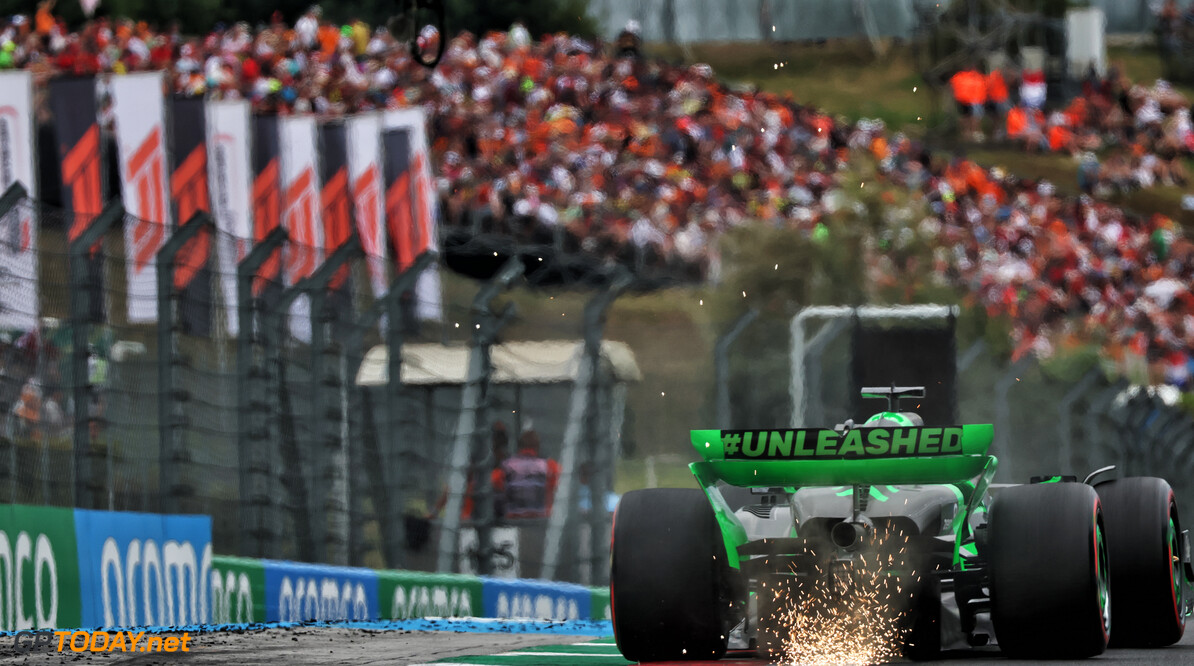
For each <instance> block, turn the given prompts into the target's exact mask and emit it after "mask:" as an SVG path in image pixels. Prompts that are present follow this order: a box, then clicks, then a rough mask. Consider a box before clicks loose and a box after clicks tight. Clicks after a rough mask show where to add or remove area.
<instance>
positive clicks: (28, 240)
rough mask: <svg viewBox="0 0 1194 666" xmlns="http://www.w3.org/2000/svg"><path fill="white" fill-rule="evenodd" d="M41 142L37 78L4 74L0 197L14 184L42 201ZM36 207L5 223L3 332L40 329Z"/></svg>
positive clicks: (0, 287) (0, 225) (0, 228)
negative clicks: (39, 182) (36, 116)
mask: <svg viewBox="0 0 1194 666" xmlns="http://www.w3.org/2000/svg"><path fill="white" fill-rule="evenodd" d="M36 154H37V142H36V137H35V134H34V125H33V79H32V75H31V74H30V73H29V72H25V71H20V72H0V192H5V191H7V190H8V188H9V187H11V186H12V185H13V184H15V183H20V184H21V185H22V186H24V188H25V191H26V192H27V193H28V195H29V198H30V199H32V200H36V199H37V194H38V189H37V163H36V158H35V157H34V156H35V155H36ZM35 214H36V211H35V209H34V208H33V207H32V206H18V207H16V208H15V209H13V210H12V211H11V212H10V213H9V214H8V215H6V216H4V217H3V218H0V266H3V267H4V269H5V270H4V271H3V273H4V276H5V279H4V280H3V282H2V283H0V328H8V329H18V330H22V331H28V330H32V329H34V328H37V317H38V298H37V219H36V218H35Z"/></svg>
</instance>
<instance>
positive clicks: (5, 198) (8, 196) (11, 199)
mask: <svg viewBox="0 0 1194 666" xmlns="http://www.w3.org/2000/svg"><path fill="white" fill-rule="evenodd" d="M27 196H29V193H28V192H27V191H26V190H25V186H24V185H21V183H20V182H15V183H13V184H12V185H9V186H8V189H7V190H4V194H3V195H0V217H4V216H5V215H8V211H10V210H12V209H13V208H16V207H17V206H19V205H20V203H21V201H22V200H24V199H25V197H27Z"/></svg>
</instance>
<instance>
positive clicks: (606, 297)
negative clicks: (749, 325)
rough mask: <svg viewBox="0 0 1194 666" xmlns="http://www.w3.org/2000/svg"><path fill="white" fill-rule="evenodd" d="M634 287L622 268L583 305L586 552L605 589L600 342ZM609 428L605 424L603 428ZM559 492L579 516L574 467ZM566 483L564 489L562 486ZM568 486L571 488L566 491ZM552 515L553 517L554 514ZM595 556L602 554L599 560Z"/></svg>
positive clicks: (606, 486) (606, 480)
mask: <svg viewBox="0 0 1194 666" xmlns="http://www.w3.org/2000/svg"><path fill="white" fill-rule="evenodd" d="M633 283H634V278H633V276H632V275H631V274H630V272H629V271H627V270H626V269H624V268H622V269H619V270H618V271H617V273H616V274H615V275H614V277H613V279H612V280H611V281H610V283H609V285H608V286H607V287H606V289H605V290H604V291H601V292H599V293H597V294H596V295H594V296H593V298H592V299H590V300H589V302H588V303H586V304H585V330H584V338H585V356H586V357H587V359H588V360H587V362H588V364H589V367H590V368H592V372H591V373H590V374H589V396H588V398H589V404H588V408H587V409H586V410H585V424H586V430H587V431H588V440H589V446H588V448H589V451H588V459H589V460H590V461H592V463H593V465H592V470H591V471H590V474H589V530H590V538H589V550H590V551H591V554H590V560H589V562H590V564H589V566H590V567H591V568H592V570H593V575H592V577H591V581H592V583H591V584H592V585H598V586H601V585H606V584H608V582H609V580H608V577H609V569H608V567H603V566H600V563H601V562H605V561H608V557H609V556H608V553H605V552H604V550H603V549H604V548H606V544H608V543H609V537H610V535H609V526H610V520H609V512H608V511H606V510H605V497H606V495H607V494H608V493H609V490H610V488H612V487H613V472H614V457H613V449H614V442H613V437H612V436H610V433H609V431H608V429H605V430H603V429H602V427H601V426H600V425H598V423H597V421H598V419H599V418H600V417H601V416H602V415H603V410H602V409H601V408H600V405H601V404H603V403H604V404H607V405H608V403H609V400H608V396H607V395H606V394H605V392H604V391H602V390H601V385H602V383H603V382H602V378H603V377H606V376H608V374H607V373H602V371H601V342H602V339H603V338H604V337H605V324H606V321H607V320H608V317H609V308H610V306H612V305H613V304H614V301H616V300H617V299H618V297H619V296H621V295H622V294H624V293H626V290H627V289H629V288H630V286H631V285H632V284H633ZM604 425H606V426H608V424H604ZM561 469H562V470H563V471H562V472H561V474H560V477H561V478H560V488H561V489H562V490H565V491H566V492H567V494H566V495H564V497H565V498H566V499H568V502H567V503H566V504H565V506H566V507H568V508H570V509H574V510H577V511H578V513H579V508H580V507H579V505H578V503H579V499H580V495H579V493H578V492H577V491H578V490H579V489H580V484H578V483H575V475H576V466H575V461H574V464H573V466H571V467H567V466H564V465H563V464H562V463H561ZM566 483H567V485H565V484H566ZM569 486H570V487H569ZM552 513H555V512H554V511H553V512H552ZM567 518H568V516H567V515H565V516H564V517H563V520H562V521H561V523H562V524H564V525H565V526H566V525H567ZM598 553H602V555H601V556H598Z"/></svg>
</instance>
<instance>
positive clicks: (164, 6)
mask: <svg viewBox="0 0 1194 666" xmlns="http://www.w3.org/2000/svg"><path fill="white" fill-rule="evenodd" d="M443 1H444V2H445V3H446V5H447V9H448V25H447V30H448V32H449V33H451V34H456V33H458V32H460V31H461V30H469V31H471V32H473V33H475V34H483V33H485V32H486V31H489V30H509V29H510V25H511V24H513V23H515V22H521V23H522V24H523V25H524V26H526V28H527V30H529V31H530V33H531V35H532V37H534V38H538V37H539V36H541V35H544V34H547V33H553V32H568V33H571V34H577V35H582V36H588V37H591V36H593V35H595V34H597V24H596V22H595V21H594V20H593V18H592V17H591V16H590V15H589V6H588V0H503V1H502V2H493V1H492V0H443ZM409 2H410V0H341V1H338V2H334V3H331V2H320V1H319V0H185V1H184V0H103V2H101V3H100V5H99V7H98V8H97V9H96V16H112V17H128V18H132V19H135V20H138V21H148V22H150V23H152V24H156V25H158V26H163V27H164V26H166V25H168V24H169V23H170V22H172V21H178V22H179V24H180V25H181V26H182V29H183V31H184V32H186V33H191V34H196V33H202V32H206V31H207V30H210V29H211V28H212V27H213V26H214V25H215V24H216V23H217V22H225V23H233V22H236V21H248V22H249V23H250V24H257V23H259V22H266V21H269V18H270V15H272V14H273V13H274V12H275V11H279V12H281V13H282V15H283V17H285V19H286V20H287V21H291V22H293V21H294V20H296V19H297V18H298V17H299V16H300V15H302V13H303V12H305V11H306V10H307V8H308V7H310V6H311V5H313V4H318V5H320V6H321V8H322V9H323V12H324V16H325V17H327V18H328V19H330V20H332V21H336V22H337V23H346V22H348V21H351V20H353V19H358V18H359V19H361V20H363V21H365V22H366V23H369V24H371V25H385V24H386V22H387V21H388V20H389V19H390V17H392V16H394V15H396V14H398V13H400V12H401V11H402V10H403V8H404V7H405V6H406V5H407V4H408V3H409ZM33 11H34V3H33V2H31V1H30V0H0V16H10V15H13V14H21V13H24V14H27V15H29V16H30V18H32V14H33ZM54 11H55V14H56V15H58V16H61V17H62V18H64V19H65V20H66V21H67V23H68V24H69V25H71V26H78V25H79V24H81V23H82V22H83V21H84V20H86V17H85V16H84V15H83V10H82V8H81V7H80V6H79V3H78V2H73V1H72V2H60V3H59V4H58V6H56V7H55V10H54Z"/></svg>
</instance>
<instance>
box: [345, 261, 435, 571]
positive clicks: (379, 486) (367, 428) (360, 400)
mask: <svg viewBox="0 0 1194 666" xmlns="http://www.w3.org/2000/svg"><path fill="white" fill-rule="evenodd" d="M435 258H436V255H435V254H434V253H431V252H424V253H423V254H421V255H419V256H418V258H416V259H415V261H414V263H413V264H411V266H410V267H409V268H407V269H406V270H405V271H403V272H401V273H399V274H398V275H396V276H395V277H394V280H393V281H392V282H390V288H389V289H388V290H387V291H386V294H385V296H383V297H382V298H381V300H380V301H379V302H377V303H375V304H374V306H373V308H371V309H370V310H369V311H368V312H366V313H364V314H363V315H361V318H360V319H359V320H358V322H357V327H356V331H355V332H354V333H353V335H352V336H350V337H349V340H348V353H349V354H350V355H352V356H353V358H358V359H364V354H363V350H362V349H361V345H362V344H363V342H364V335H365V331H366V330H368V329H370V328H372V327H373V325H374V324H376V323H377V322H378V321H380V320H381V318H382V316H383V315H384V316H385V317H386V344H387V347H386V353H387V355H388V358H387V360H386V362H387V369H388V370H389V375H388V377H387V381H386V389H385V390H386V395H387V402H386V405H387V407H388V409H387V412H388V413H389V414H396V413H397V411H396V410H397V408H398V405H399V401H400V399H401V395H402V344H403V335H402V324H401V321H402V319H401V312H400V310H401V304H402V295H403V294H405V293H406V292H408V291H410V290H411V289H414V288H415V283H417V282H418V279H419V276H420V275H421V274H422V273H423V271H424V270H426V269H427V268H428V267H429V266H431V265H432V264H433V263H435ZM354 351H355V353H354ZM359 370H360V363H357V364H356V366H355V367H352V368H351V372H349V373H347V375H348V377H349V382H350V384H349V395H350V396H351V397H350V398H349V404H350V405H354V404H359V405H360V412H361V413H360V419H359V421H358V422H360V423H361V424H362V426H361V432H360V433H359V434H360V436H359V437H358V436H357V433H355V432H354V431H353V429H352V423H353V419H349V435H348V440H349V450H350V451H352V450H353V448H355V446H356V442H357V441H358V440H360V443H361V446H362V447H363V449H364V450H363V451H362V457H363V460H362V462H363V467H364V469H365V470H366V477H367V479H368V483H369V486H370V495H371V496H372V497H373V510H374V512H375V513H376V514H377V524H378V525H379V526H380V527H381V535H380V536H381V547H382V557H383V558H384V559H385V564H386V566H387V567H389V568H391V569H397V568H399V567H401V566H402V565H403V560H404V557H403V545H404V544H405V543H406V523H405V520H404V516H403V509H404V508H405V507H404V506H403V504H402V502H404V501H405V490H406V489H405V488H404V487H401V486H400V484H399V483H397V482H396V481H397V480H396V479H394V478H393V475H392V474H390V470H391V469H392V467H391V466H390V465H387V464H386V457H384V456H383V455H382V453H381V449H380V447H379V445H378V437H377V430H376V427H375V424H376V422H375V421H374V417H373V402H372V399H371V397H370V396H368V395H367V393H366V392H367V391H368V389H362V388H359V387H357V385H356V380H355V377H356V375H357V372H358V371H359ZM397 430H398V428H396V427H394V425H393V424H390V426H389V427H388V428H387V437H386V439H387V441H391V440H390V438H391V437H392V436H393V435H395V434H397ZM394 450H395V449H392V450H391V452H390V453H391V455H392V454H393V451H394ZM411 462H412V461H411V460H409V459H407V460H404V461H403V463H404V465H406V466H409V465H410V463H411ZM411 471H412V472H417V470H411ZM359 495H360V493H353V494H352V497H353V499H354V500H355V499H356V498H358V497H359ZM350 536H352V535H351V534H350Z"/></svg>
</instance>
